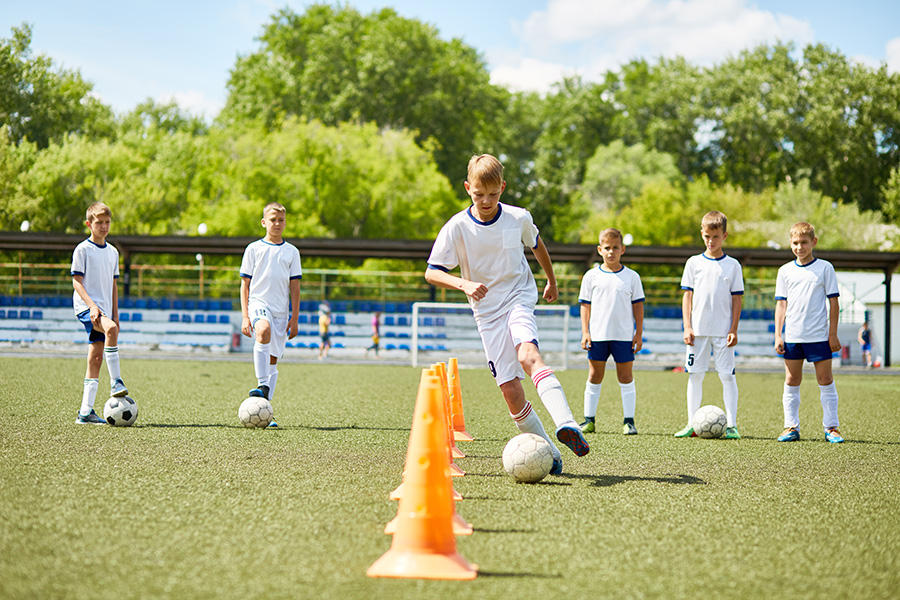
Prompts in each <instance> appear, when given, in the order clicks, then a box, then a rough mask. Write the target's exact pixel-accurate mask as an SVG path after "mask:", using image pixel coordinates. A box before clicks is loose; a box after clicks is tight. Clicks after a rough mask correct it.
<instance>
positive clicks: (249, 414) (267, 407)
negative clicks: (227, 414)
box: [238, 396, 275, 427]
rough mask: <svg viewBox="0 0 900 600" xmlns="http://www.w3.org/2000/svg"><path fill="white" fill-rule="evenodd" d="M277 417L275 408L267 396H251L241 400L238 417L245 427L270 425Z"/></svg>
mask: <svg viewBox="0 0 900 600" xmlns="http://www.w3.org/2000/svg"><path fill="white" fill-rule="evenodd" d="M274 417H275V409H273V408H272V403H271V402H269V401H268V400H267V399H266V398H259V397H256V396H251V397H249V398H247V399H246V400H244V401H243V402H241V407H240V408H239V409H238V418H239V419H240V420H241V423H243V424H244V427H268V426H269V423H271V422H272V419H273V418H274Z"/></svg>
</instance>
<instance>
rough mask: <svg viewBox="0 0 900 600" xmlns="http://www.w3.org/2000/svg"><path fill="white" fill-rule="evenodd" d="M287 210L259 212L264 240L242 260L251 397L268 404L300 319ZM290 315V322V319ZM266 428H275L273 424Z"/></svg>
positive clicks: (275, 207) (296, 255)
mask: <svg viewBox="0 0 900 600" xmlns="http://www.w3.org/2000/svg"><path fill="white" fill-rule="evenodd" d="M286 217H287V211H286V210H285V208H284V206H282V205H281V204H278V203H277V202H270V203H269V204H267V205H266V206H265V208H263V215H262V221H261V222H262V226H263V227H264V228H265V230H266V235H265V237H263V238H262V239H260V240H256V241H255V242H251V243H250V244H249V245H248V246H247V248H246V250H244V257H243V260H241V333H243V334H244V335H246V336H247V337H251V336H252V337H254V343H253V370H254V372H255V374H256V381H257V386H256V388H254V389H252V390H250V396H255V397H259V398H267V399H269V400H272V398H273V397H274V396H275V384H276V382H277V381H278V367H277V366H276V365H277V363H278V359H279V358H281V357H282V356H284V347H285V344H286V343H287V340H288V339H293V338H294V337H295V336H296V335H297V327H298V325H297V323H298V321H299V318H300V279H301V278H302V277H303V271H302V270H301V268H300V251H299V250H297V247H296V246H294V245H293V244H291V243H290V242H287V241H285V240H284V238H283V237H282V236H283V234H284V228H285V225H286V224H287V218H286ZM289 315H290V317H289ZM269 426H270V427H277V425H276V424H275V422H274V421H272V423H270V424H269Z"/></svg>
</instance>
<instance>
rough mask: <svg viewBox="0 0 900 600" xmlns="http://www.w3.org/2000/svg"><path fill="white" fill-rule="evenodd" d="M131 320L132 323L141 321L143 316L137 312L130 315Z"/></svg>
mask: <svg viewBox="0 0 900 600" xmlns="http://www.w3.org/2000/svg"><path fill="white" fill-rule="evenodd" d="M131 320H132V321H143V320H144V315H143V313H139V312H136V313H131Z"/></svg>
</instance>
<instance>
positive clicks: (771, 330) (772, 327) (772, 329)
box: [769, 323, 775, 333]
mask: <svg viewBox="0 0 900 600" xmlns="http://www.w3.org/2000/svg"><path fill="white" fill-rule="evenodd" d="M769 333H775V323H769Z"/></svg>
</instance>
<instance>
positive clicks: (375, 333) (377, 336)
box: [366, 310, 381, 356]
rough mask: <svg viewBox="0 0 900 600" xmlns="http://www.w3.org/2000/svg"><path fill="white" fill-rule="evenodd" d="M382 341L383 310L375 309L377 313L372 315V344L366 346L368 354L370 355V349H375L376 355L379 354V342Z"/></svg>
mask: <svg viewBox="0 0 900 600" xmlns="http://www.w3.org/2000/svg"><path fill="white" fill-rule="evenodd" d="M380 342H381V312H380V311H377V310H376V311H375V314H374V315H373V316H372V345H371V346H369V347H368V348H366V356H369V351H370V350H374V351H375V356H378V344H379V343H380Z"/></svg>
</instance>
